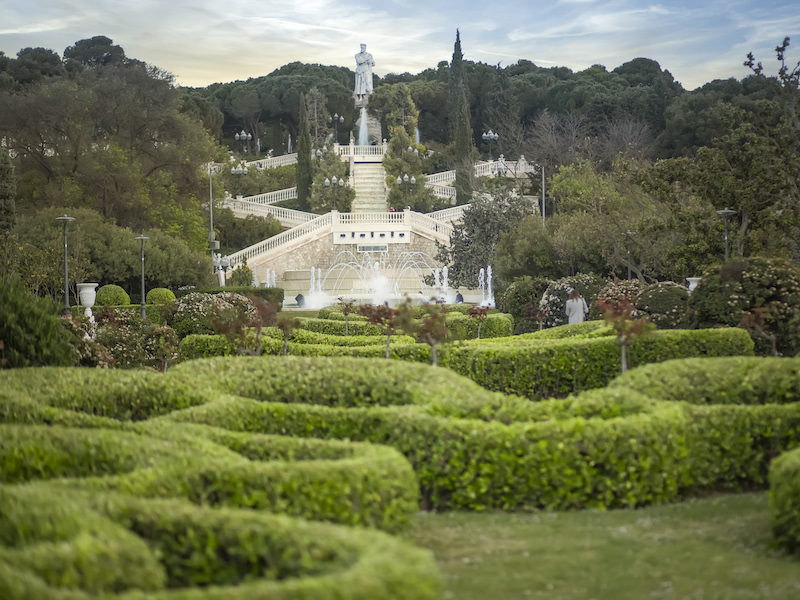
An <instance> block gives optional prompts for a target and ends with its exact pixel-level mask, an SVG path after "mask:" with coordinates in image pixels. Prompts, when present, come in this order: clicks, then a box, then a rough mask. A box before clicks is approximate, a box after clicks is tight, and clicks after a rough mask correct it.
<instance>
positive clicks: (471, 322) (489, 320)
mask: <svg viewBox="0 0 800 600" xmlns="http://www.w3.org/2000/svg"><path fill="white" fill-rule="evenodd" d="M446 323H447V330H448V331H449V332H450V334H451V335H452V336H453V337H454V338H455V339H459V340H474V339H476V338H477V337H478V319H476V318H473V317H470V316H468V315H465V314H464V313H459V312H454V313H450V314H448V315H447V321H446ZM513 333H514V318H513V317H512V316H511V315H509V314H505V313H495V314H490V315H486V319H484V321H483V325H481V339H486V338H505V337H509V336H511V335H512V334H513Z"/></svg>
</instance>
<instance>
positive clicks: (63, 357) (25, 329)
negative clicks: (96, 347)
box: [0, 279, 75, 369]
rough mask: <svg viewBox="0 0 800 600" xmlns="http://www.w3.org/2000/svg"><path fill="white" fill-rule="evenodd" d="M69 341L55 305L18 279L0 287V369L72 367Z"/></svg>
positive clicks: (69, 336) (72, 359)
mask: <svg viewBox="0 0 800 600" xmlns="http://www.w3.org/2000/svg"><path fill="white" fill-rule="evenodd" d="M71 337H72V336H71V335H70V334H69V332H68V331H67V329H66V328H65V326H64V325H63V323H62V321H61V319H59V317H58V315H57V308H56V306H55V305H54V304H52V303H51V302H49V301H47V300H44V299H37V298H34V297H33V296H32V295H31V294H30V292H28V290H26V289H25V286H24V285H23V284H22V282H21V281H20V280H19V279H12V280H10V281H8V282H7V283H5V284H3V285H0V343H2V347H0V368H3V369H8V368H16V367H30V366H41V365H68V364H72V363H73V362H75V360H74V357H73V350H72V347H71V346H70V340H71Z"/></svg>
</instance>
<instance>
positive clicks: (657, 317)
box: [636, 281, 689, 329]
mask: <svg viewBox="0 0 800 600" xmlns="http://www.w3.org/2000/svg"><path fill="white" fill-rule="evenodd" d="M688 302H689V289H688V288H687V287H686V286H683V285H680V284H678V283H673V282H672V281H660V282H658V283H654V284H652V285H649V286H647V287H646V288H644V289H643V290H642V291H641V293H640V294H639V296H638V297H637V298H636V310H637V311H639V312H640V313H642V314H644V315H645V316H647V318H648V319H650V321H651V322H652V323H655V325H656V327H658V328H659V329H677V328H678V327H680V326H681V324H682V323H683V321H684V318H685V316H686V307H687V305H688Z"/></svg>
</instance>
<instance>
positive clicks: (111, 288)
mask: <svg viewBox="0 0 800 600" xmlns="http://www.w3.org/2000/svg"><path fill="white" fill-rule="evenodd" d="M130 303H131V297H130V296H128V292H126V291H125V290H123V289H122V288H121V287H120V286H118V285H114V284H113V283H109V284H108V285H104V286H103V287H101V288H100V289H99V290H97V298H96V299H95V304H97V306H106V305H108V304H110V305H111V306H127V305H128V304H130Z"/></svg>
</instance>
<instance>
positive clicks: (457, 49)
mask: <svg viewBox="0 0 800 600" xmlns="http://www.w3.org/2000/svg"><path fill="white" fill-rule="evenodd" d="M463 58H464V56H463V54H462V53H461V35H460V34H459V32H458V30H456V43H455V45H454V48H453V60H452V62H451V63H450V90H449V98H448V114H449V115H450V121H449V123H450V136H449V140H450V147H451V150H452V157H453V158H452V167H453V168H454V169H455V171H456V181H455V186H454V187H455V188H456V202H457V203H458V204H467V203H469V202H470V201H471V200H472V190H473V180H474V178H475V170H474V167H473V162H474V160H475V150H474V147H473V145H472V127H471V126H470V120H469V99H468V93H467V82H466V79H465V77H464V61H463Z"/></svg>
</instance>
